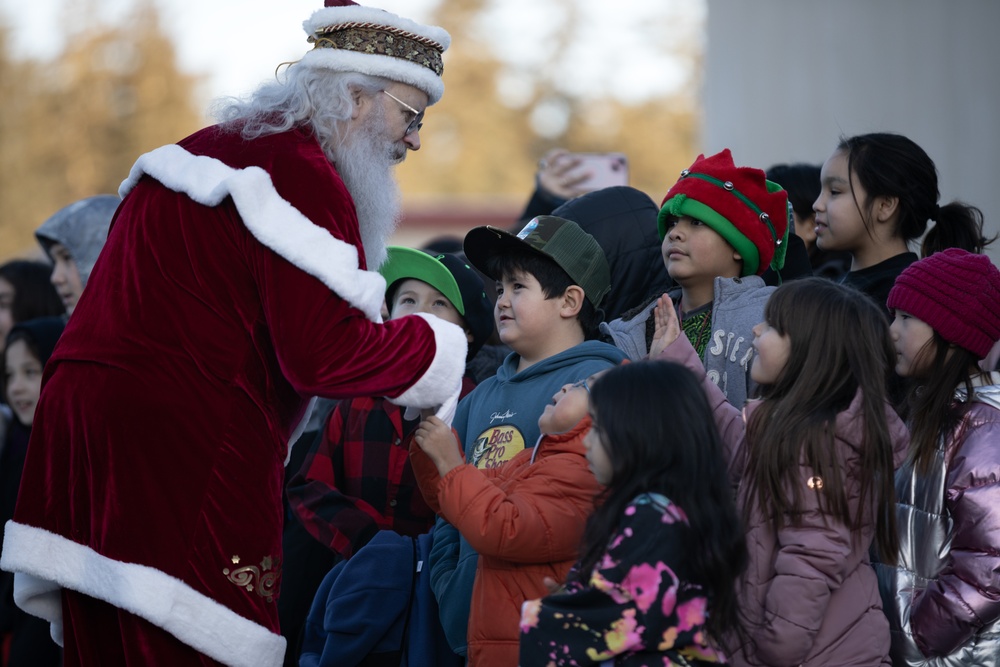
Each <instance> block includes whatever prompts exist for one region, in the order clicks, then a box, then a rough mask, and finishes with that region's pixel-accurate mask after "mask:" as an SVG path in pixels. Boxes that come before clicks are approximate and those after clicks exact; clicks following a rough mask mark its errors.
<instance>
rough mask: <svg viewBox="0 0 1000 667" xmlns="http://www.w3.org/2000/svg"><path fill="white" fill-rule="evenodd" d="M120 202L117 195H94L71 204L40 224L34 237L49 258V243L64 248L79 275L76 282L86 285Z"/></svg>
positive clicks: (50, 246) (50, 253)
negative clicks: (58, 244) (59, 244)
mask: <svg viewBox="0 0 1000 667" xmlns="http://www.w3.org/2000/svg"><path fill="white" fill-rule="evenodd" d="M121 201H122V200H121V198H120V197H119V196H118V195H97V196H95V197H87V198H86V199H81V200H80V201H77V202H73V203H72V204H70V205H69V206H66V207H65V208H61V209H59V210H58V211H56V212H55V214H53V215H52V217H50V218H49V219H48V220H46V221H45V222H43V223H42V226H41V227H39V228H38V229H36V230H35V238H37V239H38V242H39V243H40V244H41V245H42V248H43V249H44V250H45V254H47V255H48V256H49V258H51V257H52V252H51V248H52V245H53V244H55V243H61V244H62V245H64V246H66V250H68V251H69V254H70V255H71V256H72V257H73V261H74V262H76V268H77V270H78V271H79V272H80V282H81V283H82V284H83V285H84V286H86V285H87V280H88V279H89V278H90V271H91V270H92V269H93V268H94V262H96V261H97V256H98V255H100V254H101V248H103V247H104V242H105V241H106V240H107V239H108V228H109V227H110V226H111V218H112V217H114V215H115V211H116V210H117V209H118V204H120V203H121Z"/></svg>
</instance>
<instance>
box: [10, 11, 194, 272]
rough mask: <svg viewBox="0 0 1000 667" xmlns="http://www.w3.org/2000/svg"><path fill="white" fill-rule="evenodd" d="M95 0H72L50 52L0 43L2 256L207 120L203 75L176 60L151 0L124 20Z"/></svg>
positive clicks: (17, 249) (110, 187) (112, 188)
mask: <svg viewBox="0 0 1000 667" xmlns="http://www.w3.org/2000/svg"><path fill="white" fill-rule="evenodd" d="M93 5H94V3H93V2H91V3H84V4H83V5H82V6H71V5H70V3H67V5H66V14H65V19H66V20H65V23H66V26H67V27H66V28H65V29H64V33H65V47H64V48H63V50H62V52H61V53H59V54H58V55H57V56H56V57H55V58H54V59H53V60H52V61H51V62H44V63H42V62H30V61H17V60H16V59H14V58H12V55H11V54H10V53H9V52H8V51H2V52H0V67H2V68H4V70H5V71H4V72H3V74H4V76H3V79H2V81H3V84H2V85H3V86H4V87H5V88H7V87H10V88H11V92H10V94H6V93H7V91H6V90H5V91H4V93H5V94H4V100H5V103H4V105H3V108H2V110H0V145H2V146H3V150H2V152H0V174H2V176H3V178H2V181H0V204H2V205H3V209H2V210H3V211H4V215H5V219H4V223H3V225H2V236H0V248H2V250H3V253H2V254H3V255H4V256H9V255H12V254H17V253H20V252H23V251H25V250H26V249H28V248H33V244H34V241H33V238H32V232H33V230H34V229H35V228H36V227H37V226H38V225H39V224H40V223H41V222H42V221H43V220H44V219H45V218H46V217H47V216H48V215H50V214H52V213H53V212H54V211H56V210H58V209H59V208H61V207H62V206H64V205H66V204H68V203H70V202H72V201H75V200H77V199H80V198H82V197H86V196H90V195H93V194H100V193H114V192H117V191H118V186H119V184H120V183H121V182H122V180H124V179H125V177H126V176H128V172H129V168H130V167H131V165H132V164H133V163H134V162H135V159H136V158H137V157H138V156H139V155H141V154H142V153H143V152H146V151H148V150H151V149H153V148H156V147H157V146H160V145H162V144H166V143H171V142H174V141H177V140H178V139H179V138H181V137H183V136H185V135H187V134H189V133H190V132H192V131H193V130H195V129H197V128H198V127H199V126H200V125H201V123H202V121H201V116H200V113H199V111H198V110H197V109H196V104H195V100H194V97H195V94H194V92H195V86H196V84H197V78H196V77H193V76H191V75H187V74H183V73H182V72H180V70H179V69H178V67H177V58H176V52H175V49H174V47H173V44H172V43H171V42H170V40H169V39H168V37H167V36H166V35H165V34H164V32H163V30H162V27H161V25H160V20H159V16H158V14H157V11H156V8H155V6H154V5H153V3H152V0H142V1H141V2H139V3H138V4H137V6H136V7H135V8H134V9H133V11H132V13H131V15H130V16H129V17H128V18H127V20H126V21H125V22H124V23H122V24H121V25H117V26H108V25H103V24H101V23H99V22H96V20H95V19H93V18H91V17H93V16H94V15H96V14H97V12H95V11H93ZM5 43H6V42H3V43H0V46H2V45H3V44H5ZM8 68H9V69H10V70H11V71H12V74H13V76H8V75H7V71H6V70H7V69H8Z"/></svg>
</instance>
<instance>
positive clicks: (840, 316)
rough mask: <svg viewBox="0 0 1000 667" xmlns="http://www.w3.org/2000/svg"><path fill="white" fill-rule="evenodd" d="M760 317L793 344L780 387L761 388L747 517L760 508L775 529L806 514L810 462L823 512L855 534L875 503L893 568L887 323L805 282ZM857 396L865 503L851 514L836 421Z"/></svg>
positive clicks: (834, 291) (856, 302) (851, 298)
mask: <svg viewBox="0 0 1000 667" xmlns="http://www.w3.org/2000/svg"><path fill="white" fill-rule="evenodd" d="M764 318H765V320H766V321H767V323H768V324H769V325H770V326H772V327H773V328H774V329H775V330H776V331H777V332H778V333H779V334H781V335H783V336H788V338H789V341H790V352H789V356H788V361H787V363H786V365H785V368H784V370H783V371H782V372H781V373H780V374H779V376H778V378H777V379H776V380H775V382H774V383H773V384H769V385H762V386H761V388H760V391H761V397H762V398H763V399H764V400H763V401H762V403H761V405H760V406H759V407H758V408H757V409H756V410H755V411H754V412H753V414H752V415H751V418H750V421H749V423H748V424H747V445H748V450H747V454H748V457H747V460H748V464H747V483H748V487H747V488H748V498H749V499H750V502H749V503H747V505H746V506H745V507H744V511H745V512H749V511H750V510H751V509H752V508H753V507H758V508H759V509H760V510H761V511H762V512H763V513H764V515H765V516H767V517H769V518H770V521H771V522H772V525H774V526H775V527H778V526H781V525H783V523H784V522H785V520H786V517H789V518H791V521H792V523H793V525H794V524H795V523H796V522H797V521H798V520H799V511H800V510H799V508H801V507H802V498H803V497H802V494H803V489H802V488H801V487H802V485H801V484H799V483H797V475H798V474H799V473H798V471H799V466H800V464H801V463H802V462H803V461H804V462H805V463H806V465H808V466H810V467H811V468H812V469H813V471H814V474H815V475H816V476H818V477H820V478H821V479H822V480H823V486H822V489H823V493H822V494H820V503H821V505H820V506H821V508H822V509H823V511H824V512H826V513H828V514H830V515H832V516H834V517H836V518H837V519H839V520H841V521H842V522H844V524H846V525H847V526H850V527H851V528H852V529H855V530H856V529H858V528H860V526H861V525H862V523H863V521H864V519H865V515H866V508H867V507H868V506H869V504H870V502H869V501H870V499H871V497H872V496H874V507H875V508H876V509H875V512H876V515H877V516H876V544H877V546H878V550H879V555H880V557H881V558H882V560H883V562H886V563H894V562H895V558H896V554H897V552H898V549H899V540H898V536H897V535H896V528H895V514H894V512H893V511H892V508H893V505H894V500H895V490H894V487H893V474H894V471H893V455H892V454H893V453H892V439H891V436H890V433H889V425H888V421H887V419H886V410H887V403H886V399H887V390H886V387H887V381H888V377H889V375H888V374H889V369H890V368H892V366H891V365H890V363H891V362H892V361H893V360H894V359H895V350H894V348H893V345H892V339H891V338H890V335H889V324H888V322H887V321H886V317H885V315H884V314H883V313H882V311H881V310H879V308H878V306H876V305H875V302H874V301H872V300H871V299H869V298H868V297H866V296H865V295H863V294H861V293H860V292H858V291H856V290H854V289H851V288H849V287H845V286H843V285H838V284H836V283H833V282H831V281H828V280H824V279H822V278H805V279H802V280H796V281H794V282H789V283H785V284H784V285H782V286H781V287H779V288H778V289H777V290H775V292H774V293H773V294H772V295H771V298H770V299H769V300H768V302H767V306H766V307H765V309H764ZM859 390H860V400H861V411H860V420H861V434H862V440H861V452H860V454H861V461H860V466H859V474H860V476H861V479H859V480H858V482H859V486H860V500H859V501H858V507H857V513H856V514H855V515H854V516H851V513H850V507H849V503H848V500H847V494H846V492H845V489H844V481H845V479H844V471H842V470H841V468H840V463H839V461H838V458H837V456H836V455H835V453H834V438H835V433H834V431H835V422H836V420H837V415H838V414H839V413H841V412H843V411H844V410H846V409H847V408H848V407H849V406H850V405H851V403H852V402H853V400H854V398H855V396H856V395H858V393H859ZM793 480H794V481H795V483H791V482H793ZM789 488H791V489H792V493H791V494H789V492H788V489H789Z"/></svg>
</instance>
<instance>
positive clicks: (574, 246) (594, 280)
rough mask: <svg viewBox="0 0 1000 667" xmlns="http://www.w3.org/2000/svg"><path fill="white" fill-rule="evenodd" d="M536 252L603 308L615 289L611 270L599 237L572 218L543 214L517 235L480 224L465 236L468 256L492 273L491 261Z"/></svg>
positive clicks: (594, 304)
mask: <svg viewBox="0 0 1000 667" xmlns="http://www.w3.org/2000/svg"><path fill="white" fill-rule="evenodd" d="M524 250H528V251H529V252H535V253H537V254H539V255H541V256H543V257H547V258H549V259H551V260H552V261H554V262H555V263H556V264H558V265H559V267H560V268H561V269H562V270H563V271H565V272H566V273H567V274H569V277H570V279H572V280H573V282H574V283H575V284H577V285H579V286H580V287H582V288H583V291H584V293H585V294H586V295H587V300H588V301H590V303H591V304H593V306H594V308H599V307H600V304H601V301H602V300H603V299H604V296H605V295H606V294H607V293H608V292H609V291H611V269H610V268H609V267H608V259H607V257H606V256H605V255H604V250H603V249H602V248H601V246H600V244H599V243H598V242H597V240H596V239H595V238H594V237H593V236H591V235H590V234H588V233H587V232H585V231H583V229H581V228H580V226H579V225H577V224H576V223H575V222H573V221H572V220H566V219H564V218H557V217H555V216H553V215H540V216H538V217H537V218H534V219H532V220H531V221H530V222H529V223H528V224H526V225H525V226H524V229H522V230H521V231H519V232H518V233H517V234H516V235H515V234H511V233H510V232H507V231H504V230H502V229H499V228H497V227H490V226H486V227H476V228H474V229H471V230H469V233H468V234H467V235H466V236H465V256H466V257H468V258H469V261H470V262H472V263H473V265H475V266H476V268H478V269H479V270H480V271H482V272H483V273H484V274H486V275H487V276H489V277H490V278H493V279H494V280H496V279H497V278H498V277H497V276H493V275H490V273H489V271H488V270H487V267H488V265H489V260H490V259H491V258H492V257H495V256H497V255H502V254H505V253H509V252H523V251H524Z"/></svg>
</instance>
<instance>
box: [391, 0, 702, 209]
mask: <svg viewBox="0 0 1000 667" xmlns="http://www.w3.org/2000/svg"><path fill="white" fill-rule="evenodd" d="M538 4H539V10H540V12H539V14H538V16H545V17H548V20H550V21H552V22H553V24H557V25H558V29H556V30H553V31H551V32H550V35H549V36H548V38H547V39H546V40H545V41H544V44H542V45H541V46H539V45H537V44H532V43H531V38H530V37H528V36H520V37H519V38H517V37H515V40H514V41H515V46H517V45H518V44H521V45H523V46H524V47H525V49H527V47H529V46H531V47H532V48H533V49H534V50H535V51H536V52H538V53H540V54H541V56H540V57H541V59H542V61H541V62H540V61H539V60H538V59H537V58H536V60H535V61H534V62H532V61H528V62H525V61H524V60H520V61H519V60H518V59H517V58H507V59H504V58H502V57H501V56H500V55H498V53H497V49H496V44H495V43H492V42H491V39H490V37H491V35H490V32H491V30H492V26H493V25H494V23H495V20H494V15H493V14H492V12H494V11H495V10H496V5H495V3H492V2H490V1H489V0H441V3H440V4H439V5H438V7H437V10H436V14H435V17H434V21H435V22H436V23H438V24H440V25H443V26H444V27H445V28H447V29H448V31H449V32H451V34H452V46H451V48H449V50H448V51H447V52H446V54H445V73H444V80H445V85H446V87H447V92H446V94H445V96H444V98H443V99H442V101H441V102H440V103H439V104H438V105H435V106H434V107H433V108H432V109H431V110H430V111H429V112H428V115H427V121H426V124H425V128H424V131H423V132H422V133H421V138H422V141H423V143H424V144H425V145H426V146H427V147H428V150H427V153H426V154H421V155H419V156H418V157H417V158H416V159H413V160H411V161H410V162H411V164H405V165H404V166H403V167H401V168H400V170H399V173H400V180H401V183H402V185H403V187H404V189H405V191H406V192H407V194H408V195H429V194H436V195H439V196H441V195H448V196H455V195H470V196H471V195H478V196H480V197H483V196H488V195H500V196H506V197H507V198H508V199H510V198H511V197H513V198H515V199H516V200H517V201H520V200H521V199H526V198H527V196H528V194H529V192H530V189H531V187H532V177H533V175H534V172H535V167H536V163H537V160H538V158H539V157H540V156H541V155H542V154H544V153H545V152H546V151H547V150H548V149H550V148H553V147H564V148H567V149H569V150H573V151H621V152H624V153H625V154H626V155H628V157H629V161H630V166H631V182H632V185H633V186H635V187H637V188H639V189H641V190H643V191H645V192H647V193H648V194H649V195H650V196H651V197H653V198H654V199H656V200H657V201H659V198H662V196H663V194H665V193H666V190H667V189H668V187H669V186H670V184H672V183H673V181H674V180H676V176H677V173H678V172H679V171H680V170H681V169H683V168H684V167H686V166H687V165H688V164H690V162H691V161H692V159H693V158H694V157H695V155H694V153H695V147H696V146H697V139H698V137H697V133H698V114H697V107H696V103H695V98H696V93H695V89H696V86H697V84H698V81H699V78H700V68H701V55H700V44H699V42H698V34H699V33H698V29H699V25H698V24H697V23H696V22H695V23H692V20H691V19H690V18H688V19H685V20H681V17H679V15H678V11H679V5H678V3H669V2H664V3H663V4H662V8H661V9H660V10H659V11H658V13H657V15H656V17H655V20H652V21H648V22H647V23H645V24H644V25H642V26H641V28H640V29H639V31H638V32H636V33H635V34H633V35H630V38H631V39H636V40H645V41H646V43H648V44H649V45H651V46H652V47H655V48H658V49H659V50H660V51H661V52H662V53H664V54H665V55H667V56H670V57H672V58H673V59H674V60H675V61H676V62H677V63H678V64H677V67H678V68H680V71H682V72H683V73H684V80H683V81H682V82H681V83H680V84H678V85H673V86H671V85H669V82H668V81H666V77H658V76H657V72H655V71H654V72H653V73H652V76H650V78H649V80H648V81H647V82H645V86H646V94H645V95H643V96H642V99H640V100H638V101H634V100H623V99H622V98H621V97H619V96H617V95H615V94H614V90H612V87H613V86H612V84H613V83H614V81H613V78H614V77H615V76H626V75H627V74H629V73H630V72H628V71H627V70H629V69H630V68H634V67H638V66H640V65H643V63H629V62H627V61H625V62H622V63H618V62H615V63H614V65H616V66H617V67H618V68H619V69H618V70H616V69H615V67H610V71H609V72H606V73H605V75H606V78H611V79H612V81H610V83H608V82H605V84H606V85H604V86H602V87H600V88H599V89H597V90H591V91H587V90H585V89H581V86H580V83H581V82H582V80H583V79H584V78H585V77H581V76H579V75H577V78H579V79H580V81H574V80H573V78H574V77H573V75H572V74H571V72H574V71H576V72H579V69H580V68H579V67H577V68H575V70H574V67H573V65H574V64H575V63H574V59H575V58H578V57H579V56H580V54H581V53H584V54H586V55H592V54H590V53H588V52H587V50H588V49H590V50H592V51H596V52H597V56H598V58H600V57H601V56H602V54H601V51H602V50H607V51H609V52H610V51H613V48H614V47H613V46H609V45H608V44H607V43H605V41H602V40H601V35H600V29H601V28H600V26H598V27H597V28H596V30H597V33H596V34H592V33H591V34H588V33H587V32H586V30H587V28H586V26H585V21H584V17H583V16H582V14H581V9H580V3H579V2H575V1H574V0H539V3H538ZM605 6H606V7H607V8H608V9H607V11H612V9H611V8H610V5H605ZM541 10H545V11H541ZM525 20H526V21H527V20H529V19H528V18H527V17H526V18H525ZM685 21H686V23H685ZM526 27H527V26H526ZM590 30H591V31H593V30H594V28H593V27H591V28H590ZM664 35H669V39H664ZM608 55H609V56H610V55H613V53H609V54H608ZM619 70H620V74H616V72H618V71H619ZM586 78H587V79H590V78H591V77H586ZM408 200H409V199H408Z"/></svg>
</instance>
